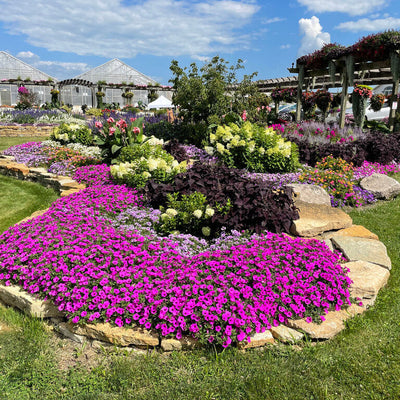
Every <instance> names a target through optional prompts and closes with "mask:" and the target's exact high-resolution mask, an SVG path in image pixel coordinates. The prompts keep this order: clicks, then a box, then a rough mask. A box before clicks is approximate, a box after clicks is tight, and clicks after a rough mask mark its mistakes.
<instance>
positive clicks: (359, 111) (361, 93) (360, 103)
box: [351, 84, 372, 128]
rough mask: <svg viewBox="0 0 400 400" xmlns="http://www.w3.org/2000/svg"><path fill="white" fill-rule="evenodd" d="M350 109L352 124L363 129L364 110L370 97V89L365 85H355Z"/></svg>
mask: <svg viewBox="0 0 400 400" xmlns="http://www.w3.org/2000/svg"><path fill="white" fill-rule="evenodd" d="M351 97H352V108H353V115H354V122H355V124H356V125H358V126H359V127H361V128H362V127H363V125H364V120H365V110H366V108H367V103H368V99H370V98H371V97H372V88H371V87H370V86H366V85H357V84H356V85H355V86H354V89H353V93H352V96H351Z"/></svg>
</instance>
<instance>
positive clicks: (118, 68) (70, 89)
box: [0, 51, 172, 108]
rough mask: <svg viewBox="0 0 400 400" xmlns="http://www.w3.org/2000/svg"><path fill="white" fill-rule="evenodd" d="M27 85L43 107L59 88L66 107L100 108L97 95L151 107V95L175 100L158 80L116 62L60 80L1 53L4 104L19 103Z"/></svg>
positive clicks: (108, 100)
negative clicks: (19, 95)
mask: <svg viewBox="0 0 400 400" xmlns="http://www.w3.org/2000/svg"><path fill="white" fill-rule="evenodd" d="M22 85H23V86H25V87H26V88H27V89H28V90H29V91H32V92H34V93H35V94H36V95H37V98H38V100H39V102H40V104H43V103H45V102H50V101H51V94H50V90H51V89H53V88H54V89H58V90H59V91H60V93H59V100H60V102H61V103H62V104H68V105H72V106H75V107H80V106H82V105H84V104H85V105H87V106H88V107H89V108H91V107H97V106H98V97H97V96H96V94H99V93H101V94H102V103H103V104H110V103H115V104H119V105H120V107H123V106H125V105H134V106H135V105H137V104H138V103H142V104H143V105H144V106H145V105H147V104H148V103H149V102H150V100H149V94H152V95H153V96H154V94H156V97H157V96H159V95H160V94H163V95H164V96H165V97H166V98H168V99H171V98H172V88H171V87H169V86H161V85H159V84H158V83H157V82H156V81H155V80H153V79H151V78H150V77H148V76H146V75H144V74H143V73H141V72H139V71H137V70H136V69H134V68H132V67H131V66H129V65H127V64H125V63H124V62H122V61H120V60H118V59H116V58H115V59H113V60H110V61H108V62H106V63H104V64H102V65H100V66H98V67H95V68H93V69H91V70H89V71H87V72H84V73H82V74H80V75H77V76H75V77H73V78H71V79H65V80H62V81H57V79H55V78H53V77H51V76H49V75H47V74H45V73H44V72H41V71H39V70H38V69H36V68H34V67H32V66H31V65H29V64H27V63H25V62H23V61H21V60H19V59H18V58H16V57H14V56H12V55H10V54H8V53H6V52H5V51H0V105H15V104H16V103H17V102H18V87H19V86H22Z"/></svg>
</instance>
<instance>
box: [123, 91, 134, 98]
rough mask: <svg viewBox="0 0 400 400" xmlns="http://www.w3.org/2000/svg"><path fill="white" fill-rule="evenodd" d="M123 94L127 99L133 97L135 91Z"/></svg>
mask: <svg viewBox="0 0 400 400" xmlns="http://www.w3.org/2000/svg"><path fill="white" fill-rule="evenodd" d="M121 96H122V97H124V98H125V99H131V98H132V97H133V92H124V93H122V95H121Z"/></svg>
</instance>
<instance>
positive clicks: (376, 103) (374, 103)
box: [371, 93, 386, 111]
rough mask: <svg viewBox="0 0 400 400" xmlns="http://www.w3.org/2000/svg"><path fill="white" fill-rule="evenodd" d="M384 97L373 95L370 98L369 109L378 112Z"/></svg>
mask: <svg viewBox="0 0 400 400" xmlns="http://www.w3.org/2000/svg"><path fill="white" fill-rule="evenodd" d="M385 100H386V97H385V95H384V94H382V93H380V94H374V95H372V97H371V108H372V109H373V110H374V111H379V110H380V109H381V108H382V106H383V104H384V103H385Z"/></svg>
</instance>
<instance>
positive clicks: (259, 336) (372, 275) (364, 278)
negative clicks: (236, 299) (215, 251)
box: [0, 159, 391, 351]
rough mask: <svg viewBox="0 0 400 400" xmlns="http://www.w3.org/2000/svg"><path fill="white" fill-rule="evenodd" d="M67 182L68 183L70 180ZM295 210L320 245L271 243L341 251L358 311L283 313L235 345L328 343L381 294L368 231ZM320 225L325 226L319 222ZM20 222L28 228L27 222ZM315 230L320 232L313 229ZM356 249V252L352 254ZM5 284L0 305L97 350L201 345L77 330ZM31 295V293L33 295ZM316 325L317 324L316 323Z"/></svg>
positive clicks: (325, 211) (107, 327)
mask: <svg viewBox="0 0 400 400" xmlns="http://www.w3.org/2000/svg"><path fill="white" fill-rule="evenodd" d="M6 163H11V164H14V165H13V166H12V168H5V169H3V170H7V171H12V172H13V174H14V175H15V176H17V177H22V178H24V177H25V178H26V177H28V176H33V175H32V169H33V170H36V171H34V176H36V180H37V182H39V183H42V184H43V183H44V184H46V182H49V179H51V180H54V181H57V182H58V183H59V188H62V187H63V186H62V182H61V181H62V179H65V177H63V178H57V176H56V175H54V174H52V175H54V176H52V177H49V176H48V175H49V174H48V173H47V172H46V171H45V170H43V171H37V169H35V168H31V169H29V168H27V167H26V166H23V165H22V164H19V165H15V163H13V162H12V161H11V160H10V159H8V160H7V161H6ZM40 172H41V173H42V174H43V179H41V178H39V177H38V176H39V175H41V173H40ZM30 174H31V175H30ZM69 179H70V178H69ZM70 181H72V180H71V179H70ZM70 183H71V184H72V187H70V188H69V190H71V191H73V192H75V194H71V196H77V197H76V198H75V201H73V200H72V198H71V201H72V202H73V203H76V202H77V203H78V204H79V201H76V200H79V198H80V197H79V196H81V195H80V193H81V192H79V188H82V186H80V187H79V186H76V187H73V186H74V184H73V182H70ZM75 184H76V185H79V184H78V183H77V182H75ZM64 188H65V187H64ZM65 189H67V188H65ZM69 193H72V192H69ZM65 194H67V193H65ZM65 204H69V202H68V201H67V203H65ZM297 206H298V207H299V209H300V219H299V220H298V221H295V223H296V224H297V228H296V229H294V231H297V233H299V232H300V234H302V235H304V232H305V231H306V232H307V234H306V236H310V230H309V226H310V215H311V216H312V218H311V219H313V221H314V223H313V230H312V235H313V236H316V237H318V239H319V240H320V241H324V244H322V243H321V242H320V241H318V242H317V241H315V239H296V238H290V237H288V236H285V235H283V236H279V235H278V236H273V238H274V239H275V240H278V242H279V241H281V240H284V241H285V242H286V243H291V242H290V241H292V240H293V245H294V243H296V246H298V245H301V246H302V245H305V246H308V245H307V244H306V243H307V242H308V241H309V242H310V245H311V244H312V245H313V246H316V248H318V249H320V250H321V249H323V251H326V250H325V249H326V248H327V247H324V246H329V247H331V248H332V249H340V250H341V253H342V255H344V257H345V258H346V259H347V260H348V261H349V262H347V263H344V264H343V262H344V260H343V261H342V265H343V266H344V268H348V269H349V272H348V276H349V277H350V279H352V281H353V284H352V285H351V287H350V293H349V295H351V296H353V297H357V298H358V300H357V303H359V304H362V306H359V305H354V304H353V305H352V306H350V307H349V308H347V309H345V310H341V307H340V306H339V307H338V309H337V310H336V311H329V312H327V313H326V314H325V316H323V319H324V321H322V323H314V322H311V319H310V317H305V318H300V319H292V318H285V317H284V316H283V314H282V319H283V321H279V320H277V321H276V322H274V323H272V324H271V326H270V327H269V329H266V330H265V331H264V332H261V331H260V332H253V333H252V334H251V335H250V336H248V337H247V338H243V340H241V341H239V343H238V345H239V346H241V347H243V348H249V347H257V346H264V345H266V344H268V343H274V342H275V341H276V340H278V341H283V342H290V343H292V342H293V341H296V340H301V339H302V338H303V337H304V334H306V336H307V337H309V338H312V339H329V338H331V337H333V336H335V335H336V334H337V333H338V332H340V331H341V330H342V329H344V327H345V324H344V321H345V320H346V319H347V318H349V317H351V316H352V315H354V314H357V313H361V312H363V311H365V309H366V307H367V305H371V304H373V303H374V301H375V298H376V295H377V293H378V291H379V289H380V288H381V287H382V286H383V285H385V283H386V282H387V279H388V277H389V269H390V267H391V264H390V260H389V259H388V257H387V254H386V249H385V246H384V245H383V244H382V243H381V242H379V240H378V238H377V237H376V236H374V235H373V234H372V233H371V232H369V231H368V230H366V229H364V228H362V227H357V226H353V225H352V222H351V219H350V218H349V217H348V216H347V214H345V213H344V212H343V211H341V210H339V209H333V208H332V207H330V206H326V205H317V206H316V205H312V204H309V203H303V202H301V201H298V202H297ZM317 209H318V210H319V212H318V213H316V210H317ZM72 210H73V209H71V211H72ZM73 213H74V212H73ZM46 215H47V216H46ZM327 215H328V217H327ZM49 217H50V218H51V213H50V214H49V212H47V214H46V212H45V213H44V215H43V216H42V217H40V216H36V219H37V223H38V224H39V225H45V226H46V227H47V228H46V229H49V228H50V225H49V223H46V224H45V221H46V220H47V219H46V218H49ZM40 218H44V220H43V221H40ZM324 220H325V222H324V223H320V222H321V221H324ZM327 220H328V222H327ZM33 221H35V220H33ZM318 221H320V222H318ZM24 223H28V224H29V221H28V222H24ZM21 225H23V224H21ZM301 225H303V226H306V230H305V231H303V233H301V229H300V228H299V226H301ZM316 226H317V227H318V228H317V229H318V230H315V229H316V228H315V227H316ZM271 238H272V236H271ZM318 243H319V244H318ZM320 246H322V247H320ZM22 247H23V246H21V248H22ZM252 247H254V246H252ZM306 248H307V247H306ZM357 249H358V252H357V251H355V250H357ZM367 249H368V251H367ZM243 251H244V248H240V251H239V254H241V253H242V252H243ZM331 254H333V253H331ZM3 279H4V277H3ZM8 284H9V286H2V287H1V288H0V299H1V300H2V301H3V302H5V303H6V304H10V305H13V306H15V307H17V308H20V309H22V310H23V311H25V312H27V313H29V314H31V315H35V316H39V317H44V318H51V321H52V323H53V324H54V327H55V329H56V330H57V331H58V332H60V333H61V334H63V335H66V336H67V337H69V338H70V339H72V340H75V341H77V342H83V341H85V340H89V341H91V342H92V343H94V345H95V346H96V345H97V343H98V342H97V341H99V340H100V341H103V342H105V343H110V344H114V345H119V346H128V347H131V348H139V349H140V348H142V349H143V348H149V347H154V348H160V349H163V350H164V351H171V350H181V349H189V348H193V347H195V346H196V345H198V344H199V342H198V341H196V340H195V339H193V337H191V335H189V336H183V337H181V338H176V337H175V338H171V337H169V336H167V337H165V336H164V335H160V332H159V331H158V332H157V331H154V330H153V329H151V328H150V329H146V327H145V326H143V327H129V326H128V327H126V326H121V327H119V326H113V325H111V324H110V323H104V322H99V323H97V324H93V323H90V322H89V323H85V324H83V325H78V324H76V323H74V322H76V321H73V319H72V322H71V321H70V322H67V320H66V319H65V315H64V314H63V312H62V311H61V312H60V310H59V309H58V308H55V307H54V306H52V302H51V301H49V300H44V301H43V300H39V299H37V298H36V297H35V296H32V295H30V294H28V293H26V292H25V291H21V290H20V289H19V288H17V287H15V286H14V285H12V284H11V283H10V282H8ZM27 288H28V287H27ZM33 292H35V290H34V291H33ZM349 298H350V296H349ZM49 310H50V311H49ZM317 322H319V321H318V320H317Z"/></svg>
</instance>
